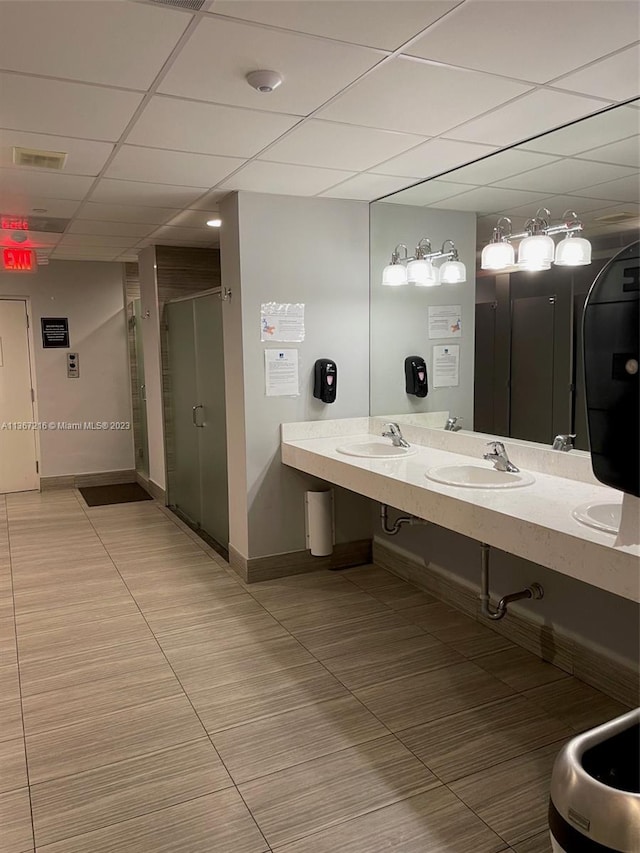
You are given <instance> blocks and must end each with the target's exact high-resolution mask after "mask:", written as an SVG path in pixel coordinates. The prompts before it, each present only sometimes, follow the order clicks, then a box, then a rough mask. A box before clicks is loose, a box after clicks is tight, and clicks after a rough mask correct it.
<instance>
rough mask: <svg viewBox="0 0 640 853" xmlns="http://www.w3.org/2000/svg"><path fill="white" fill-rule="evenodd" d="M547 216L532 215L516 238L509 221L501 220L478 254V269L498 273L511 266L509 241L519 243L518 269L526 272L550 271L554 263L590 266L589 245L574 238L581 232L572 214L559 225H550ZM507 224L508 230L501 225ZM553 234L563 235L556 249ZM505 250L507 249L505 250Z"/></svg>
mask: <svg viewBox="0 0 640 853" xmlns="http://www.w3.org/2000/svg"><path fill="white" fill-rule="evenodd" d="M550 219H551V213H550V212H549V211H548V210H547V209H546V208H544V207H543V208H540V210H538V211H536V215H535V216H534V217H533V219H529V220H528V222H527V223H526V224H525V226H524V231H523V232H522V233H520V234H512V233H511V220H509V219H508V218H507V217H502V218H501V219H499V220H498V223H497V225H496V227H495V228H494V229H493V236H492V238H491V242H490V243H488V244H487V245H486V246H485V247H484V249H483V250H482V259H481V267H482V269H483V270H502V269H507V268H508V267H510V266H513V256H514V252H513V247H512V246H511V245H510V241H512V240H520V245H519V247H518V264H517V265H518V267H519V268H520V269H521V270H525V271H527V272H537V271H539V270H548V269H551V264H552V263H555V264H556V265H557V266H561V267H571V266H584V265H586V264H590V263H591V243H590V242H589V241H588V240H585V239H584V238H583V237H576V236H575V234H577V233H578V232H580V231H582V230H583V225H582V222H581V221H580V220H579V219H578V217H577V214H576V213H575V211H573V210H566V211H565V212H564V213H563V215H562V220H563V221H562V224H560V225H550V224H549V220H550ZM503 222H507V223H508V230H507V229H505V226H504V225H502V223H503ZM556 234H564V235H565V236H564V239H563V240H561V241H560V242H559V243H558V246H557V247H556V246H555V244H554V242H553V240H552V239H551V238H552V237H553V236H555V235H556ZM505 247H508V248H505Z"/></svg>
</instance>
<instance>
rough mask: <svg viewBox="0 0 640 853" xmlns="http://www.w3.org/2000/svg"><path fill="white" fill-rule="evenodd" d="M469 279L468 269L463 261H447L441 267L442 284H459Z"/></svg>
mask: <svg viewBox="0 0 640 853" xmlns="http://www.w3.org/2000/svg"><path fill="white" fill-rule="evenodd" d="M466 280H467V270H466V267H465V265H464V264H463V263H462V261H445V262H444V263H443V264H442V266H441V267H440V283H441V284H459V283H460V282H463V281H466Z"/></svg>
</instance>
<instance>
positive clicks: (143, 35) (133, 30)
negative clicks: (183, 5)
mask: <svg viewBox="0 0 640 853" xmlns="http://www.w3.org/2000/svg"><path fill="white" fill-rule="evenodd" d="M190 20H191V16H190V15H187V14H184V13H182V12H177V11H174V10H171V9H158V8H154V7H153V6H145V5H142V4H138V3H114V2H108V0H107V2H103V0H92V2H91V3H74V2H57V3H51V2H48V0H35V1H34V0H32V1H31V2H29V3H25V2H18V3H15V2H14V3H3V4H2V27H1V28H0V56H2V67H3V68H6V69H10V70H12V71H23V72H25V73H28V74H42V75H45V76H49V77H66V78H70V79H72V80H83V81H86V82H92V83H104V84H107V85H111V86H123V87H125V88H131V89H147V88H148V87H149V86H150V85H151V83H152V82H153V80H154V78H155V76H156V75H157V73H158V71H160V68H161V67H162V65H163V64H164V63H165V61H166V59H167V58H168V56H169V54H170V53H171V51H172V49H173V48H174V46H175V44H176V43H177V41H178V39H179V38H180V36H181V35H182V33H183V32H184V30H185V28H186V27H187V24H188V23H189V21H190Z"/></svg>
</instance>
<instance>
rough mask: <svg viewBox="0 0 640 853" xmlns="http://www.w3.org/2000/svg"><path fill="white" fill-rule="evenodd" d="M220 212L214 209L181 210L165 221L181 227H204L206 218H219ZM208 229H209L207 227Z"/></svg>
mask: <svg viewBox="0 0 640 853" xmlns="http://www.w3.org/2000/svg"><path fill="white" fill-rule="evenodd" d="M219 218H220V212H219V211H218V210H217V209H215V210H181V211H180V213H179V214H178V215H177V216H174V217H173V219H171V220H169V222H167V225H177V226H179V227H183V228H204V227H205V226H206V227H207V228H208V227H209V226H207V219H219ZM209 230H210V229H209Z"/></svg>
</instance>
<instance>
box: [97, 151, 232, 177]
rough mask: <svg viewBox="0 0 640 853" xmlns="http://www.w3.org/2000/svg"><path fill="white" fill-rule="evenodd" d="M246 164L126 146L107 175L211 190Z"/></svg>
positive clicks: (114, 160) (200, 155) (214, 157)
mask: <svg viewBox="0 0 640 853" xmlns="http://www.w3.org/2000/svg"><path fill="white" fill-rule="evenodd" d="M244 162H245V161H244V160H243V159H240V158H239V157H216V156H213V155H211V154H187V153H184V152H182V151H163V150H161V149H159V148H137V147H134V146H133V145H123V146H122V148H121V149H120V150H119V151H118V153H117V154H116V156H115V157H114V158H113V161H112V163H111V165H110V166H109V168H108V169H107V171H106V172H105V175H106V176H107V177H109V178H120V179H122V180H131V181H147V182H149V183H159V184H175V185H176V186H179V187H199V188H202V187H205V188H209V187H212V186H213V185H214V184H217V183H218V181H220V180H222V178H225V177H226V176H227V175H229V174H230V173H231V172H233V171H234V169H237V168H238V167H239V166H241V165H242V164H243V163H244Z"/></svg>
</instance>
